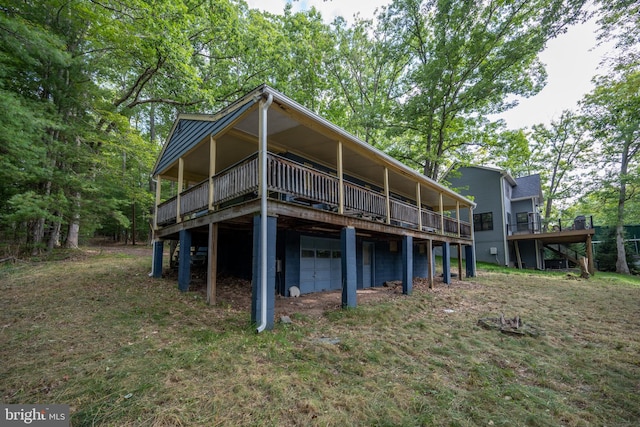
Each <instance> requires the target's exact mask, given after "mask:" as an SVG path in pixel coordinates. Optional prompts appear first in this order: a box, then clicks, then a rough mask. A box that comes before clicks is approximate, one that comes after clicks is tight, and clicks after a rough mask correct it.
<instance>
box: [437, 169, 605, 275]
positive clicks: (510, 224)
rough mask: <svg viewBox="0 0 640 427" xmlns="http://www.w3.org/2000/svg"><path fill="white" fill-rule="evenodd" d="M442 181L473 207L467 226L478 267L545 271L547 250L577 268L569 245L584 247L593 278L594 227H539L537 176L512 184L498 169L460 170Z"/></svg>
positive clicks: (582, 222) (581, 222)
mask: <svg viewBox="0 0 640 427" xmlns="http://www.w3.org/2000/svg"><path fill="white" fill-rule="evenodd" d="M446 180H447V181H448V182H449V183H450V185H451V188H454V189H456V190H457V191H459V192H460V193H461V194H463V195H465V196H467V197H470V198H473V199H474V200H475V201H476V203H477V206H476V209H475V212H474V213H473V218H472V220H473V229H474V237H475V255H476V259H477V260H478V261H482V262H488V263H496V264H500V265H504V266H517V267H518V268H534V269H544V268H546V267H547V265H548V263H545V249H547V250H549V251H551V252H552V253H554V254H557V255H558V256H560V257H562V258H565V259H568V260H571V261H573V262H575V263H576V264H577V263H578V260H577V257H576V256H572V255H571V254H569V253H568V252H567V251H566V249H564V248H565V247H566V245H567V244H570V243H585V254H586V256H587V258H589V260H590V262H589V266H590V269H591V273H593V254H592V251H591V238H592V236H593V233H594V230H593V224H592V223H590V222H589V223H587V221H586V218H585V217H578V218H576V219H575V220H574V221H573V222H572V223H571V224H569V226H567V224H565V227H564V228H563V226H562V223H561V222H558V223H557V224H556V225H554V226H552V227H550V228H549V227H548V226H547V227H544V226H543V224H542V220H541V216H540V211H541V208H542V205H543V195H542V185H541V181H540V175H539V174H534V175H528V176H523V177H519V178H514V177H513V176H511V175H510V174H509V173H508V172H507V171H505V170H503V169H500V168H495V167H489V166H463V167H459V168H457V169H456V170H454V171H450V172H449V173H448V174H447V176H446ZM464 218H465V217H463V219H464ZM466 218H467V219H468V217H466Z"/></svg>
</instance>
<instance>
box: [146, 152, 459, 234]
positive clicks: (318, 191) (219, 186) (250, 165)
mask: <svg viewBox="0 0 640 427" xmlns="http://www.w3.org/2000/svg"><path fill="white" fill-rule="evenodd" d="M213 186H214V187H213V203H212V205H213V206H214V209H216V208H217V207H218V206H220V205H223V204H225V203H227V204H234V203H235V202H236V201H237V203H241V202H243V201H246V200H248V199H247V195H251V196H250V197H249V199H255V198H257V197H258V194H257V192H258V158H257V156H256V155H255V154H254V155H252V156H250V157H248V158H247V159H245V160H243V161H241V162H239V163H237V164H236V165H234V166H232V167H230V168H227V169H225V170H224V171H222V172H220V173H218V174H217V175H215V176H214V177H213ZM339 187H340V181H339V179H338V178H337V177H336V176H334V175H332V174H330V173H326V172H322V171H319V170H316V169H313V168H312V167H309V166H305V165H302V164H300V163H297V162H294V161H292V160H289V159H285V158H282V157H279V156H276V155H274V154H269V155H268V157H267V188H268V190H269V192H270V197H277V198H278V199H280V200H286V201H291V202H299V203H304V204H307V205H309V206H313V207H319V208H320V209H326V210H331V211H334V212H335V211H337V210H338V206H339V204H340V200H339V198H340V196H339V194H340V192H339ZM208 206H209V180H205V181H203V182H201V183H199V184H197V185H195V186H193V187H190V188H189V189H187V190H185V191H184V192H182V193H181V194H180V214H181V216H182V215H189V214H192V213H194V212H198V211H203V210H207V209H208ZM389 207H390V215H389V218H387V199H386V197H385V195H384V194H381V193H380V192H379V191H375V190H371V189H369V188H366V187H364V186H361V185H358V184H355V183H353V182H347V181H345V182H344V213H345V215H351V216H358V217H360V218H364V219H369V220H373V221H378V222H386V221H387V220H388V221H389V222H390V223H391V224H393V225H400V226H402V227H407V228H414V229H417V228H418V227H419V224H420V222H419V220H418V219H419V218H420V215H421V219H422V231H428V232H432V233H436V234H446V235H454V236H458V231H459V235H460V236H461V237H464V238H469V237H471V225H470V224H469V223H467V222H464V221H460V223H459V224H458V221H457V220H456V219H455V218H450V217H446V216H445V217H444V218H442V216H441V215H440V213H437V212H433V211H430V210H426V209H423V210H422V211H420V210H419V209H418V207H417V206H415V205H412V204H410V203H407V202H405V201H401V200H397V199H395V198H391V199H390V200H389ZM176 213H177V197H173V198H171V199H169V200H167V201H165V202H163V203H161V204H159V205H158V207H157V223H158V225H166V224H169V223H171V222H175V221H176ZM443 224H444V230H443V229H442V225H443Z"/></svg>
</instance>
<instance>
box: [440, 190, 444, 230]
mask: <svg viewBox="0 0 640 427" xmlns="http://www.w3.org/2000/svg"><path fill="white" fill-rule="evenodd" d="M440 232H441V233H444V208H443V206H442V193H440Z"/></svg>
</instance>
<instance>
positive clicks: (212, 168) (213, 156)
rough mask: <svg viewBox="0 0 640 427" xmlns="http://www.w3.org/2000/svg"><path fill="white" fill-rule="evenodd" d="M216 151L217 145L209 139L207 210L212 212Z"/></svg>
mask: <svg viewBox="0 0 640 427" xmlns="http://www.w3.org/2000/svg"><path fill="white" fill-rule="evenodd" d="M217 149H218V143H217V141H216V140H215V139H214V138H213V136H210V137H209V210H210V211H212V210H213V190H214V189H213V176H214V175H215V174H216V155H217V154H218V153H217Z"/></svg>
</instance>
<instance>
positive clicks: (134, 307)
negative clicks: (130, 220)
mask: <svg viewBox="0 0 640 427" xmlns="http://www.w3.org/2000/svg"><path fill="white" fill-rule="evenodd" d="M149 267H150V252H149V253H148V256H140V255H135V254H126V253H118V252H101V251H83V252H80V253H77V254H76V255H73V256H72V257H70V258H69V259H66V260H62V261H50V262H38V263H18V264H13V265H5V266H2V267H1V268H0V307H1V308H2V310H1V311H0V360H2V363H1V364H0V396H1V401H2V402H4V403H64V404H69V405H70V406H71V413H72V425H73V426H74V427H77V426H93V425H96V426H216V425H224V426H240V425H251V426H289V425H302V426H307V425H319V426H350V425H361V426H418V425H426V426H429V425H442V426H476V425H480V426H489V425H492V426H525V425H526V426H604V425H607V426H637V425H639V423H640V280H639V279H638V278H627V277H620V276H617V275H612V274H597V275H596V276H595V277H593V278H591V279H589V280H581V279H576V278H574V277H569V276H567V275H566V274H564V273H557V272H556V273H540V272H522V271H516V270H509V271H505V270H500V269H490V268H483V267H482V266H480V268H479V272H478V277H476V278H473V279H472V280H469V281H464V282H455V283H454V284H452V285H451V286H448V287H446V286H444V285H442V284H440V283H438V285H437V287H436V289H434V290H429V289H426V288H425V287H424V286H416V287H415V288H414V292H413V294H412V295H411V296H402V295H399V296H395V297H393V298H389V299H388V300H385V301H382V302H377V303H375V304H360V305H359V307H358V308H356V309H353V310H329V311H327V312H325V313H323V314H322V315H310V314H305V313H304V312H300V313H297V314H294V315H292V320H293V323H292V324H282V323H277V324H276V327H275V330H273V331H268V332H264V333H262V334H256V333H255V331H254V328H253V327H252V326H250V325H249V312H248V311H247V310H246V309H244V308H243V309H242V310H240V309H238V308H237V307H234V305H233V303H232V302H230V301H219V303H218V304H217V305H216V306H213V307H211V306H208V305H207V304H206V302H205V301H204V299H203V297H202V295H201V293H198V292H189V293H184V294H181V293H180V292H179V291H178V290H177V284H176V282H175V281H173V280H168V279H151V278H149V277H148V276H147V273H148V272H149ZM500 313H504V315H505V316H506V317H513V316H515V315H519V316H520V317H521V318H522V320H523V321H524V322H525V323H527V324H531V325H535V326H537V327H538V328H541V329H542V330H544V332H545V334H544V335H543V336H540V337H528V336H525V337H519V336H512V335H506V334H502V333H500V332H498V331H495V330H487V329H483V328H481V327H479V326H477V322H478V320H479V319H480V318H484V317H496V316H498V315H499V314H500ZM321 338H331V339H335V341H331V340H321ZM338 341H339V342H338ZM336 342H337V343H336Z"/></svg>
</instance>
